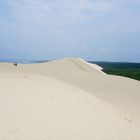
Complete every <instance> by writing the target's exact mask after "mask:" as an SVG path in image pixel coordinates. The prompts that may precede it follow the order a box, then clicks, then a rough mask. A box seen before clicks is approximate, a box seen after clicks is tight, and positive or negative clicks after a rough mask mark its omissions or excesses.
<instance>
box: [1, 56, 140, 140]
mask: <svg viewBox="0 0 140 140" xmlns="http://www.w3.org/2000/svg"><path fill="white" fill-rule="evenodd" d="M0 140H140V82H139V81H136V80H132V79H129V78H124V77H119V76H109V75H107V74H105V73H103V72H102V71H101V67H99V66H97V65H95V64H92V65H91V64H89V63H87V62H85V61H84V60H81V59H78V58H65V59H62V60H56V61H52V62H48V63H40V64H18V66H17V67H15V66H14V65H13V64H10V63H0Z"/></svg>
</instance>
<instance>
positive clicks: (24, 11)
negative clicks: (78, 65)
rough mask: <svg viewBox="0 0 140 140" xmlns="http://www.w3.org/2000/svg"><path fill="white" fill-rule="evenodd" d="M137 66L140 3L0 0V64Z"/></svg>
mask: <svg viewBox="0 0 140 140" xmlns="http://www.w3.org/2000/svg"><path fill="white" fill-rule="evenodd" d="M64 57H80V58H83V59H85V60H92V61H122V62H140V0H0V59H28V60H29V59H31V60H52V59H60V58H64Z"/></svg>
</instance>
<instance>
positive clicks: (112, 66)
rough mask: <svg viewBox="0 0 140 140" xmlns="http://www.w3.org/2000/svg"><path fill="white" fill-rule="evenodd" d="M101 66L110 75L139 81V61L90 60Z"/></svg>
mask: <svg viewBox="0 0 140 140" xmlns="http://www.w3.org/2000/svg"><path fill="white" fill-rule="evenodd" d="M91 63H96V64H97V65H99V66H101V67H102V68H103V71H104V72H105V73H107V74H111V75H119V76H124V77H129V78H132V79H135V80H139V81H140V63H120V62H91Z"/></svg>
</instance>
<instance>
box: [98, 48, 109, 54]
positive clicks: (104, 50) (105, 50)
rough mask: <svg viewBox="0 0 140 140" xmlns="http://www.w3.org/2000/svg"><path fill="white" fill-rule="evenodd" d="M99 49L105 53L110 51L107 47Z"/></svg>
mask: <svg viewBox="0 0 140 140" xmlns="http://www.w3.org/2000/svg"><path fill="white" fill-rule="evenodd" d="M99 51H100V52H103V53H105V52H108V50H107V49H105V48H102V49H100V50H99Z"/></svg>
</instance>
